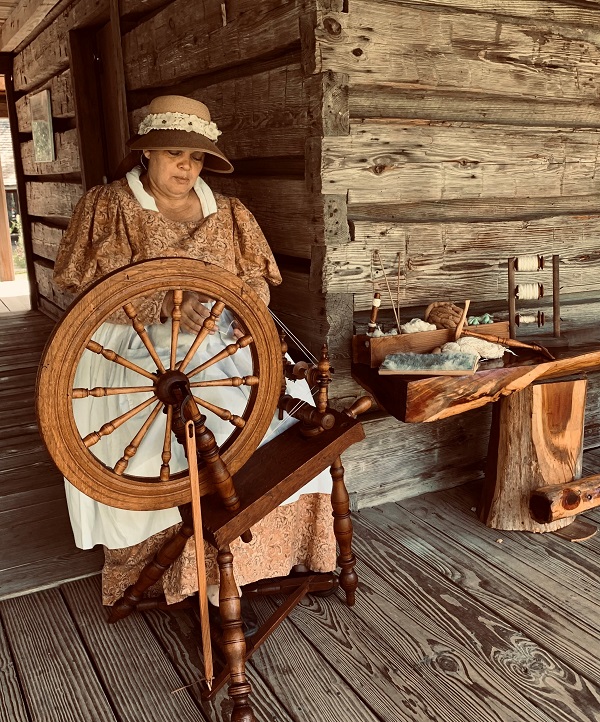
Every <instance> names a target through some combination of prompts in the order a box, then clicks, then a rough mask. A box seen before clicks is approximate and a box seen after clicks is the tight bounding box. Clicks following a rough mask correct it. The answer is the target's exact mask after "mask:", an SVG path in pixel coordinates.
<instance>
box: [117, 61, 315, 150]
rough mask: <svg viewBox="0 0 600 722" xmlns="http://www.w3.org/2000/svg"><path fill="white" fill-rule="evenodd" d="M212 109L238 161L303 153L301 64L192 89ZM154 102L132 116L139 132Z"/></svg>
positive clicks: (304, 91)
mask: <svg viewBox="0 0 600 722" xmlns="http://www.w3.org/2000/svg"><path fill="white" fill-rule="evenodd" d="M188 95H189V96H190V97H192V98H195V99H197V100H201V101H202V102H203V103H206V105H207V106H208V107H209V108H210V112H211V117H212V119H213V120H214V121H215V123H216V124H217V126H218V127H219V130H220V131H221V133H222V135H221V136H220V137H219V143H218V145H219V148H221V149H222V150H223V152H224V153H225V154H226V155H227V156H228V157H229V158H231V159H232V160H234V161H235V160H236V159H238V158H260V157H261V156H269V157H273V156H292V155H303V154H304V144H305V140H306V137H307V135H308V126H309V119H308V107H307V106H308V92H307V89H306V87H305V81H304V78H303V75H302V72H301V69H300V66H299V65H298V64H297V63H296V64H292V65H284V66H282V67H279V68H274V69H272V70H267V71H264V72H260V73H255V74H254V75H250V76H244V77H240V78H233V79H230V80H224V81H222V82H219V83H218V84H216V85H209V86H207V87H204V88H201V89H199V90H195V91H192V92H190V93H189V94H188ZM147 112H148V106H147V105H145V106H143V107H141V108H137V109H135V110H134V111H133V112H131V113H130V115H129V126H130V129H131V131H132V132H134V131H135V130H136V129H137V127H138V125H139V123H140V121H141V120H142V118H144V116H145V115H146V114H147Z"/></svg>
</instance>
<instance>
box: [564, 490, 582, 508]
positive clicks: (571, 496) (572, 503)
mask: <svg viewBox="0 0 600 722" xmlns="http://www.w3.org/2000/svg"><path fill="white" fill-rule="evenodd" d="M580 503H581V499H580V496H579V493H578V492H577V491H576V490H575V489H565V490H564V492H563V498H562V506H563V509H576V508H577V507H578V506H579V504H580Z"/></svg>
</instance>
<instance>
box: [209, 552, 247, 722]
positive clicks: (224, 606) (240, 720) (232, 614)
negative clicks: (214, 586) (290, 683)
mask: <svg viewBox="0 0 600 722" xmlns="http://www.w3.org/2000/svg"><path fill="white" fill-rule="evenodd" d="M217 563H218V565H219V575H220V584H219V611H220V613H221V628H222V632H223V636H222V648H223V654H224V656H225V659H226V660H227V665H228V666H229V675H230V681H231V684H230V685H229V687H228V690H227V691H228V693H229V696H230V698H231V700H232V701H233V710H232V712H231V722H256V718H255V717H254V713H253V712H252V707H250V703H249V701H248V695H249V694H250V692H251V690H252V688H251V687H250V684H249V683H248V680H247V678H246V662H245V658H246V640H245V639H244V631H243V629H242V611H241V604H240V596H239V593H238V590H237V586H236V583H235V578H234V576H233V554H232V553H231V551H230V549H229V547H228V546H227V547H224V548H223V549H220V550H219V554H218V555H217Z"/></svg>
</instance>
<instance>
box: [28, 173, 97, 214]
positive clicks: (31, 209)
mask: <svg viewBox="0 0 600 722" xmlns="http://www.w3.org/2000/svg"><path fill="white" fill-rule="evenodd" d="M26 192H27V210H28V213H29V215H30V216H41V217H44V216H58V217H62V218H70V217H71V214H72V213H73V209H74V208H75V204H76V203H77V201H78V200H79V199H80V198H81V196H82V195H83V188H82V187H81V185H80V184H79V183H59V182H51V181H46V182H39V181H32V182H30V183H27V184H26Z"/></svg>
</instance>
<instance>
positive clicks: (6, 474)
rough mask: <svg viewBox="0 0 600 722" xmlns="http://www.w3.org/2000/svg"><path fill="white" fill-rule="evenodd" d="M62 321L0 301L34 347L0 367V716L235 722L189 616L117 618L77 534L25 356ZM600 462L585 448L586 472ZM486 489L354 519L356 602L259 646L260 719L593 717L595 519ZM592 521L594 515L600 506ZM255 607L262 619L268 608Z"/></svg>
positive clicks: (599, 588)
mask: <svg viewBox="0 0 600 722" xmlns="http://www.w3.org/2000/svg"><path fill="white" fill-rule="evenodd" d="M5 319H6V325H4V324H5ZM24 323H28V324H29V323H30V324H31V325H30V327H31V328H32V329H34V330H33V331H32V333H31V334H30V336H31V338H33V336H34V335H36V342H35V344H34V343H33V341H32V343H31V345H30V347H29V351H27V339H24V340H23V339H21V338H20V337H19V329H22V328H23V324H24ZM52 326H53V324H52V323H51V322H49V321H47V320H45V319H44V317H42V316H41V314H35V313H27V314H25V313H24V314H20V315H16V316H11V315H3V316H2V317H0V338H1V337H2V331H3V329H6V330H7V333H8V334H9V335H11V340H13V341H15V343H19V344H21V345H19V349H24V351H23V354H12V358H13V361H12V366H11V364H10V363H6V364H5V366H6V368H4V369H2V367H1V365H0V722H38V721H39V722H82V721H85V722H87V720H93V722H105V721H107V722H109V721H110V722H117V721H118V722H142V721H143V722H166V720H171V719H173V720H175V719H176V720H178V721H180V720H181V721H182V722H229V717H230V710H231V704H230V701H229V699H228V697H227V695H226V691H225V690H222V691H221V692H220V693H219V695H217V697H216V699H215V700H214V701H213V702H211V703H207V702H205V701H203V700H202V699H201V695H200V691H201V686H200V683H199V680H200V677H201V674H202V665H201V657H200V652H199V649H198V647H199V641H200V633H199V628H198V622H197V613H196V612H194V611H193V610H178V611H175V612H170V613H169V612H158V611H154V612H150V613H147V614H136V615H133V616H131V617H130V618H128V619H126V620H123V621H121V622H119V623H118V624H116V625H108V624H107V623H106V613H105V610H104V608H103V607H102V605H101V600H100V579H99V576H98V575H97V572H98V570H99V569H100V566H101V563H102V552H101V550H100V549H97V550H94V551H91V552H82V551H80V550H77V549H76V548H75V546H74V544H73V540H72V534H71V530H70V525H69V522H68V517H67V510H66V505H65V500H64V495H63V490H62V478H61V475H60V474H59V472H58V471H57V470H56V468H55V467H54V466H53V464H52V462H51V461H50V459H49V457H48V455H47V453H46V451H45V450H44V448H43V445H42V443H41V440H40V439H39V436H38V434H37V430H36V427H35V416H34V412H33V384H34V383H35V364H34V365H33V366H30V365H29V364H30V363H33V358H34V356H35V354H36V353H37V354H40V353H41V349H42V347H43V344H42V343H41V338H42V336H43V335H44V334H46V335H47V334H49V333H50V330H51V328H52ZM23 344H24V345H23ZM9 348H10V344H9ZM15 348H16V347H15ZM1 352H2V348H1V343H0V355H3V354H2V353H1ZM17 355H18V356H19V357H20V359H21V360H23V359H25V362H24V364H23V367H22V368H15V365H16V366H19V365H20V364H19V361H15V360H14V357H16V356H17ZM4 358H5V359H7V358H8V356H4ZM11 417H12V418H11ZM597 469H600V450H589V451H586V453H585V454H584V473H586V474H587V473H594V471H595V470H597ZM477 494H478V489H477V486H476V485H473V484H471V485H466V486H462V487H458V488H455V489H450V490H448V491H445V492H438V493H434V494H428V495H424V496H422V497H418V498H415V499H408V500H405V501H403V502H401V503H398V504H393V503H388V504H384V505H382V506H380V507H376V508H373V509H365V510H362V511H361V512H360V513H357V514H355V515H354V520H355V534H354V549H355V552H356V554H357V557H358V564H357V571H358V574H359V579H360V584H359V589H358V592H357V599H356V604H355V606H354V607H352V608H348V607H346V606H345V604H344V603H343V595H342V593H341V591H339V590H338V592H337V594H336V595H335V596H333V597H330V598H327V599H324V598H308V599H306V600H304V602H303V603H302V604H301V605H300V606H299V607H298V608H297V609H295V610H294V611H293V612H292V614H291V615H290V618H289V619H288V620H287V621H286V622H285V623H284V624H283V625H282V626H281V627H280V628H279V629H277V631H276V632H275V633H274V634H273V635H272V636H271V637H270V638H269V639H268V640H267V641H266V643H265V644H264V645H263V646H262V647H260V649H259V650H258V651H257V652H256V653H255V654H254V655H253V657H252V658H251V660H250V662H249V663H248V665H247V671H248V677H249V681H250V683H251V684H252V687H253V695H252V698H251V699H252V703H253V705H254V708H255V711H256V716H257V720H258V721H259V722H306V721H307V720H310V721H311V722H473V721H476V722H598V720H600V642H599V641H598V640H599V639H600V618H599V617H598V615H597V612H596V610H597V608H598V606H599V605H600V581H599V579H600V535H596V536H595V537H592V538H591V539H589V540H587V541H586V542H583V543H577V544H575V543H571V542H568V541H566V540H564V539H561V538H560V537H558V536H556V535H553V534H536V535H533V534H527V533H521V532H498V531H495V530H492V529H488V528H487V527H485V526H483V525H482V524H481V523H480V522H479V521H478V519H477V517H476V515H475V513H474V511H473V507H474V506H475V504H476V503H477ZM585 518H586V519H588V520H590V521H592V522H594V523H598V524H600V508H598V509H595V510H592V511H590V512H588V513H587V514H586V515H585ZM252 603H253V605H254V606H255V608H256V611H257V613H258V616H259V617H260V618H261V619H265V618H266V617H267V616H268V615H269V614H270V613H271V611H272V610H273V608H274V601H273V600H271V599H260V600H254V599H253V602H252Z"/></svg>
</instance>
